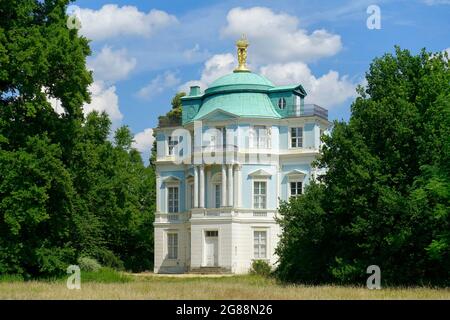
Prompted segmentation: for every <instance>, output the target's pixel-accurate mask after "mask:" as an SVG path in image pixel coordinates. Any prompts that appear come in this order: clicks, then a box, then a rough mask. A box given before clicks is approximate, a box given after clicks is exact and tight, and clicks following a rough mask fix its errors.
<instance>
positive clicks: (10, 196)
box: [0, 0, 155, 277]
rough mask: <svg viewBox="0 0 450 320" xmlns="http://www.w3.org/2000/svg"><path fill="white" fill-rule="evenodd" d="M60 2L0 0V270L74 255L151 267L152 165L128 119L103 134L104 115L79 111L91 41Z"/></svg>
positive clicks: (42, 267)
mask: <svg viewBox="0 0 450 320" xmlns="http://www.w3.org/2000/svg"><path fill="white" fill-rule="evenodd" d="M68 3H69V1H67V0H45V1H38V0H21V1H18V0H12V1H1V2H0V16H1V17H2V19H1V20H0V274H5V273H11V274H12V273H15V274H22V275H25V276H30V277H31V276H48V275H55V274H61V273H63V272H65V270H66V268H67V266H68V265H70V264H74V263H76V261H77V258H78V257H80V256H89V257H93V258H96V259H98V260H99V261H100V262H101V263H102V264H104V265H105V266H111V267H116V268H127V269H130V270H145V269H150V268H151V267H152V263H153V238H152V237H153V225H152V223H153V211H154V197H155V194H154V189H155V183H154V173H153V169H152V168H151V167H148V168H146V167H145V166H144V164H143V163H142V160H141V156H140V154H139V153H138V152H137V151H136V150H135V149H133V148H132V147H131V144H132V140H133V136H132V134H131V132H130V130H129V128H128V127H126V126H125V127H121V128H119V129H118V130H117V131H116V132H115V136H114V137H115V138H114V141H110V139H109V135H110V130H111V128H110V127H111V121H110V120H109V118H108V116H107V115H106V114H105V113H102V114H99V113H97V112H93V113H91V114H89V115H88V116H87V117H84V115H83V104H84V103H86V102H89V101H90V94H89V91H88V88H89V85H90V84H91V82H92V75H91V73H90V72H89V71H88V70H87V69H86V56H88V55H89V54H90V49H89V44H88V40H87V39H86V38H84V37H81V36H79V35H78V34H77V30H75V29H72V30H70V29H68V28H67V26H66V21H67V16H66V14H65V11H66V7H67V5H68ZM49 99H57V100H58V101H60V103H61V106H62V107H63V109H64V113H63V114H58V113H57V112H55V110H54V109H53V107H52V106H51V104H50V103H49Z"/></svg>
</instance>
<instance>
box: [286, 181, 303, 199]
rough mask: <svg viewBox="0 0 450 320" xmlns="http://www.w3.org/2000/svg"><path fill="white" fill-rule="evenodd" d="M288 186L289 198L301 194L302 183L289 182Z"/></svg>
mask: <svg viewBox="0 0 450 320" xmlns="http://www.w3.org/2000/svg"><path fill="white" fill-rule="evenodd" d="M289 185H290V196H291V197H296V196H298V195H301V194H302V187H303V186H302V182H301V181H291V182H289Z"/></svg>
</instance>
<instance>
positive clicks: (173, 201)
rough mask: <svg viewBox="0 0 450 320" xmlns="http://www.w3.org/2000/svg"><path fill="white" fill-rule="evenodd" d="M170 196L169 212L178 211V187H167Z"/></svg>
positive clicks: (168, 199) (168, 198)
mask: <svg viewBox="0 0 450 320" xmlns="http://www.w3.org/2000/svg"><path fill="white" fill-rule="evenodd" d="M167 192H168V196H167V201H168V206H167V207H168V209H169V213H174V212H178V203H179V201H178V187H168V188H167Z"/></svg>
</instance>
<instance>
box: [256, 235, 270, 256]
mask: <svg viewBox="0 0 450 320" xmlns="http://www.w3.org/2000/svg"><path fill="white" fill-rule="evenodd" d="M253 249H254V253H253V255H254V257H255V259H264V258H266V257H267V231H254V233H253Z"/></svg>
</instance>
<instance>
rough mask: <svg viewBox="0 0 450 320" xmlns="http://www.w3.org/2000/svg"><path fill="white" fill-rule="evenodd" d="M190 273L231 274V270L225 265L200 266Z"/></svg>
mask: <svg viewBox="0 0 450 320" xmlns="http://www.w3.org/2000/svg"><path fill="white" fill-rule="evenodd" d="M189 273H192V274H230V273H231V270H230V269H227V268H223V267H200V268H192V269H191V270H190V271H189Z"/></svg>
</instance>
